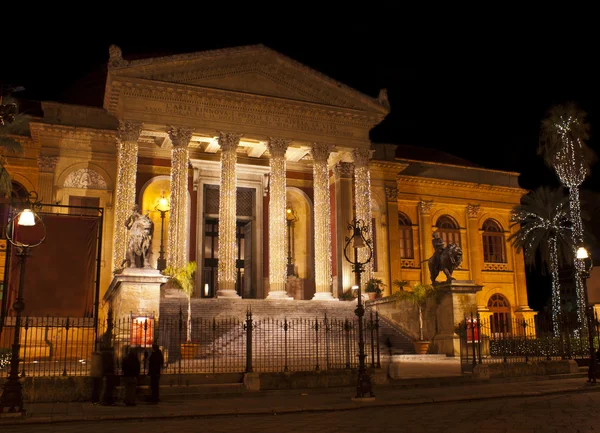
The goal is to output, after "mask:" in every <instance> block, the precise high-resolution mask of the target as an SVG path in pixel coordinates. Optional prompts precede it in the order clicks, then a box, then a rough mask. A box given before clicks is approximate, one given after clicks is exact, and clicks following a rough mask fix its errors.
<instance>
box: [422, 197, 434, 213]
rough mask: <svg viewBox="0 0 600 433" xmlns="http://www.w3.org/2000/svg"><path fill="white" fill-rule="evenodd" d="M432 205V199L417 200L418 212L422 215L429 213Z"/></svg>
mask: <svg viewBox="0 0 600 433" xmlns="http://www.w3.org/2000/svg"><path fill="white" fill-rule="evenodd" d="M432 207H433V200H421V201H420V202H419V212H421V214H423V215H429V213H430V212H431V208H432Z"/></svg>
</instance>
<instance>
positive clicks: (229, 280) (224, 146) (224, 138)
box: [217, 132, 242, 298]
mask: <svg viewBox="0 0 600 433" xmlns="http://www.w3.org/2000/svg"><path fill="white" fill-rule="evenodd" d="M241 136H242V134H235V133H230V132H221V133H220V134H219V146H221V183H220V189H219V262H218V268H217V271H218V280H217V281H218V285H219V290H218V291H217V297H226V298H239V297H240V296H239V295H238V294H237V293H236V291H235V282H236V279H237V269H236V266H235V264H236V259H237V240H236V193H237V191H236V190H237V179H236V170H235V166H236V162H237V154H236V149H237V147H238V145H239V144H240V137H241Z"/></svg>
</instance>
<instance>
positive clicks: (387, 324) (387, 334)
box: [379, 315, 415, 355]
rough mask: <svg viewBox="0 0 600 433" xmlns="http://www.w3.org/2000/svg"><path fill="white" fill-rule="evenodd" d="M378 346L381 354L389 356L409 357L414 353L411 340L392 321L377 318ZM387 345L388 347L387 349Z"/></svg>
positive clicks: (385, 318) (380, 317) (382, 317)
mask: <svg viewBox="0 0 600 433" xmlns="http://www.w3.org/2000/svg"><path fill="white" fill-rule="evenodd" d="M379 344H380V345H381V353H382V354H386V355H389V354H390V352H391V355H411V354H414V353H415V348H414V346H413V343H412V339H411V338H410V337H409V336H408V335H406V334H405V333H404V332H402V330H401V329H400V327H399V326H398V325H396V324H395V323H394V321H393V320H391V319H389V318H387V317H385V316H382V315H380V316H379ZM388 345H390V346H389V347H388Z"/></svg>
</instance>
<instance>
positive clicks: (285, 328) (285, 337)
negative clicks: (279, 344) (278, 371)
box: [283, 317, 288, 371]
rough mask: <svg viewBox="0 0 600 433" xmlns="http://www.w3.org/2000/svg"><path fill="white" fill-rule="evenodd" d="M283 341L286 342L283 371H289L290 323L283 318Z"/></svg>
mask: <svg viewBox="0 0 600 433" xmlns="http://www.w3.org/2000/svg"><path fill="white" fill-rule="evenodd" d="M283 340H284V343H283V344H284V352H283V371H288V321H287V317H284V318H283Z"/></svg>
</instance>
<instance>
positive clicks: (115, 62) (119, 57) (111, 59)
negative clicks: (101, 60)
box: [108, 44, 128, 68]
mask: <svg viewBox="0 0 600 433" xmlns="http://www.w3.org/2000/svg"><path fill="white" fill-rule="evenodd" d="M127 64H128V62H127V61H126V60H123V53H122V52H121V48H120V47H119V46H118V45H114V44H113V45H111V46H110V47H108V66H109V67H112V68H119V67H121V66H127Z"/></svg>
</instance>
